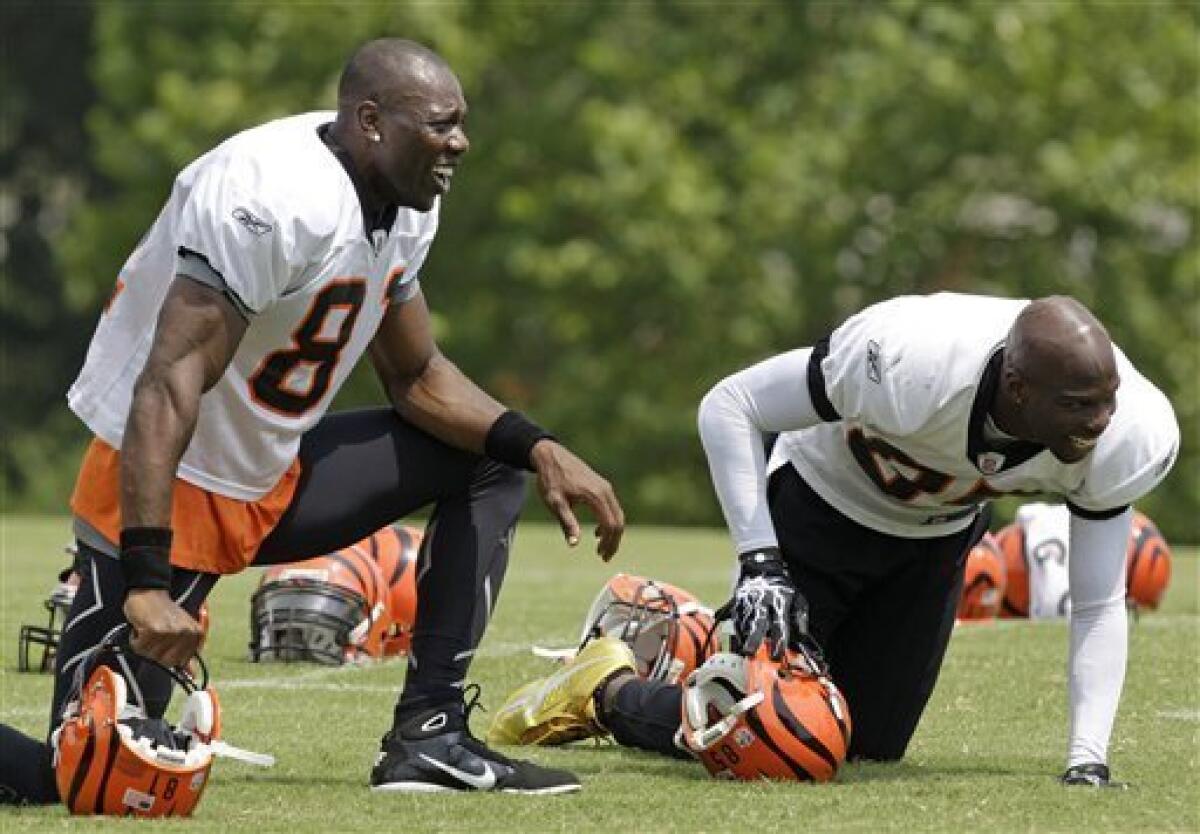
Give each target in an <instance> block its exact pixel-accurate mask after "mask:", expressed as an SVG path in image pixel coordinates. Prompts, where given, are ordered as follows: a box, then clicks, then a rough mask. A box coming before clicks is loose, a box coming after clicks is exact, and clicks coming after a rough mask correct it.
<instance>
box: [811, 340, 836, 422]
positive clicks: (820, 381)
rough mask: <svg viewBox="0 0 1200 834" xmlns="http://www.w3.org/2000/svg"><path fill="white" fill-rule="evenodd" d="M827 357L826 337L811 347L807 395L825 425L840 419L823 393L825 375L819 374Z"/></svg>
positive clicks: (826, 395) (827, 343) (827, 341)
mask: <svg viewBox="0 0 1200 834" xmlns="http://www.w3.org/2000/svg"><path fill="white" fill-rule="evenodd" d="M828 355H829V337H828V336H826V337H824V338H823V339H821V340H820V341H818V342H817V343H816V344H815V345H813V349H812V355H811V356H809V357H808V395H809V396H810V397H812V401H813V406H814V407H815V408H816V409H817V414H819V415H821V419H822V420H824V421H825V422H827V423H836V422H837V421H838V420H841V419H842V415H840V414H838V413H837V409H836V408H834V407H833V403H831V402H830V401H829V395H828V394H826V393H825V375H824V374H823V373H821V361H822V360H823V359H824V358H825V357H826V356H828Z"/></svg>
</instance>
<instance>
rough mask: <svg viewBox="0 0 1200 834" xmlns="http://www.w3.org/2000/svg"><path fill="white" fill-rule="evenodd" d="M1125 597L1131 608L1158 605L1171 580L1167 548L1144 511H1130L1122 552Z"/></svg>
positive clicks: (1169, 558)
mask: <svg viewBox="0 0 1200 834" xmlns="http://www.w3.org/2000/svg"><path fill="white" fill-rule="evenodd" d="M1125 564H1126V600H1127V601H1128V603H1129V604H1130V605H1131V606H1133V607H1134V608H1158V604H1159V602H1161V601H1162V595H1163V592H1164V591H1166V590H1167V583H1168V582H1170V581H1171V548H1170V547H1169V546H1168V545H1167V540H1166V539H1164V538H1163V536H1162V533H1160V532H1158V528H1157V527H1156V526H1155V525H1154V522H1153V521H1151V520H1150V519H1149V518H1148V517H1147V516H1146V515H1145V514H1144V513H1142V512H1139V511H1134V514H1133V529H1132V530H1131V531H1130V535H1129V548H1128V550H1127V552H1126V560H1125Z"/></svg>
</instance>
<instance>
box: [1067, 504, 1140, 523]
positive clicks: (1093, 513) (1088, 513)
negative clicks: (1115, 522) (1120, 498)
mask: <svg viewBox="0 0 1200 834" xmlns="http://www.w3.org/2000/svg"><path fill="white" fill-rule="evenodd" d="M1067 508H1068V509H1070V511H1071V515H1077V516H1079V517H1080V518H1085V519H1087V520H1088V521H1107V520H1108V519H1110V518H1116V517H1117V516H1119V515H1120V514H1121V513H1123V512H1125V511H1126V510H1128V509H1129V505H1128V504H1126V505H1125V506H1123V507H1115V508H1113V509H1111V510H1085V509H1084V508H1083V507H1078V506H1076V505H1074V504H1072V503H1071V502H1070V501H1068V502H1067Z"/></svg>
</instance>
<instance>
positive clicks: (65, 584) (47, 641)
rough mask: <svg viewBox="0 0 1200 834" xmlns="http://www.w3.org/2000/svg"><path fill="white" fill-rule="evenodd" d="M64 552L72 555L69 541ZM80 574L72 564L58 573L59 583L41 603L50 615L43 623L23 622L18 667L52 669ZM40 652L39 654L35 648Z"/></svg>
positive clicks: (18, 642) (36, 670)
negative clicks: (40, 624) (27, 623)
mask: <svg viewBox="0 0 1200 834" xmlns="http://www.w3.org/2000/svg"><path fill="white" fill-rule="evenodd" d="M66 551H67V553H70V554H71V555H72V556H74V555H75V547H74V545H68V546H67V548H66ZM79 582H80V574H79V571H78V570H77V569H76V566H75V565H74V564H72V565H71V567H69V568H66V569H65V570H63V571H62V572H61V573H60V574H59V575H58V583H57V584H55V586H54V588H53V589H51V591H50V595H49V596H48V597H46V599H45V600H44V601H43V603H42V605H43V606H45V608H46V611H47V613H48V615H49V618H48V620H47V622H46V625H44V626H38V625H23V626H21V631H20V632H19V634H18V635H17V669H18V670H20V671H22V672H49V671H51V670H52V669H54V658H55V655H57V654H58V641H59V639H60V638H61V637H62V629H63V626H64V625H66V622H67V613H68V612H69V611H70V610H71V603H72V602H74V601H75V591H76V590H77V589H78V588H79ZM39 647H40V649H41V654H40V656H38V649H39Z"/></svg>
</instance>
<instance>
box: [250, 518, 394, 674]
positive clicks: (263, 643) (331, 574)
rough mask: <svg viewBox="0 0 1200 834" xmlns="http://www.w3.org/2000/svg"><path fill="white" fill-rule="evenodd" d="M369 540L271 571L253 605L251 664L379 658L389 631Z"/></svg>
mask: <svg viewBox="0 0 1200 834" xmlns="http://www.w3.org/2000/svg"><path fill="white" fill-rule="evenodd" d="M370 547H371V539H370V537H368V538H366V539H363V540H362V541H360V542H357V543H356V544H353V545H351V546H350V547H347V548H344V549H342V550H338V551H336V552H334V553H330V554H328V555H326V556H318V557H316V558H315V559H308V560H306V561H303V562H295V563H293V564H288V565H276V566H274V567H271V568H269V569H268V570H267V571H266V572H265V573H264V574H263V577H262V581H261V583H260V584H259V586H258V589H257V590H256V591H255V592H254V595H253V596H252V597H251V598H250V660H251V661H254V662H259V661H281V662H284V663H290V662H295V661H312V662H316V663H323V664H326V665H332V666H336V665H340V664H342V663H347V662H360V661H365V660H367V659H370V658H378V657H381V656H382V654H383V636H384V634H385V632H386V631H387V629H388V626H389V624H390V618H389V615H388V602H387V600H388V592H387V585H386V583H385V582H384V578H383V573H382V572H381V571H380V570H379V565H378V564H377V563H376V562H375V560H374V559H372V558H371V555H370Z"/></svg>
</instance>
